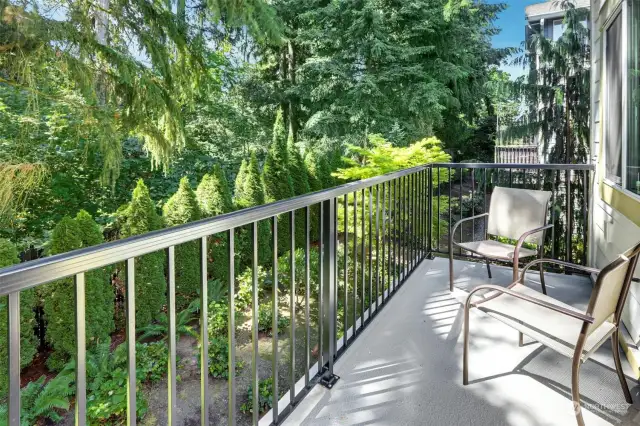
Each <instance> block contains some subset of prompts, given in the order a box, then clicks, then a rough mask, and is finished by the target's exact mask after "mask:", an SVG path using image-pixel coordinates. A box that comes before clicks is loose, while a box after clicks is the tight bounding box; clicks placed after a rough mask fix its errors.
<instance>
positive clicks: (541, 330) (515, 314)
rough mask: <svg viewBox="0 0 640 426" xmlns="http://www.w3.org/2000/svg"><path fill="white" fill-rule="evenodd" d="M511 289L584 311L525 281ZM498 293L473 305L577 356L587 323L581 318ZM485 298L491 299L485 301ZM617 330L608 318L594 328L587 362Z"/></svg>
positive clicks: (587, 347)
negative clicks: (525, 284) (575, 352)
mask: <svg viewBox="0 0 640 426" xmlns="http://www.w3.org/2000/svg"><path fill="white" fill-rule="evenodd" d="M511 290H512V291H515V292H517V293H520V294H524V295H527V296H530V297H533V298H535V299H537V300H543V301H545V302H548V303H551V304H553V305H556V306H559V307H562V308H565V309H570V310H573V311H575V312H580V313H584V312H581V311H578V310H577V309H576V308H574V307H572V306H570V305H567V304H566V303H562V302H560V301H559V300H556V299H554V298H552V297H549V296H547V295H544V294H542V293H540V292H537V291H536V290H533V289H531V288H529V287H526V286H524V285H522V284H516V285H515V286H513V287H512V288H511ZM496 294H499V292H488V293H485V294H483V295H482V296H479V297H478V298H474V299H473V304H474V306H475V307H476V308H478V309H479V310H481V311H482V312H484V313H486V314H487V315H489V316H491V317H493V318H496V319H497V320H499V321H501V322H503V323H505V324H507V325H509V326H510V327H512V328H515V329H516V330H518V331H520V332H522V333H523V334H526V335H527V336H529V337H531V338H532V339H534V340H536V341H538V342H540V343H542V344H543V345H545V346H547V347H549V348H551V349H554V350H556V351H558V352H560V353H561V354H563V355H566V356H568V357H570V358H571V357H573V353H574V350H575V347H576V343H577V341H578V337H579V335H580V330H581V328H582V324H583V322H582V321H581V320H579V319H577V318H573V317H570V316H567V315H564V314H561V313H559V312H555V311H552V310H551V309H549V308H545V307H543V306H539V305H535V304H533V303H531V302H527V301H526V300H522V299H518V298H517V297H514V296H511V295H508V294H504V293H502V294H499V295H498V296H497V297H495V298H493V299H490V297H491V296H493V295H496ZM483 299H490V300H485V301H483ZM614 330H615V326H614V325H613V324H612V323H610V322H609V321H605V322H604V323H603V324H602V325H601V326H599V327H598V328H597V329H596V330H594V331H592V332H591V334H590V335H589V337H588V338H587V341H586V344H585V346H584V349H583V354H582V359H583V361H584V360H586V359H587V358H588V357H589V356H590V355H591V353H593V352H594V351H595V350H596V349H598V347H600V345H601V344H602V343H603V342H604V341H605V340H606V339H607V338H608V337H610V336H611V334H612V333H613V331H614Z"/></svg>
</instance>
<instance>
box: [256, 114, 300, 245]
mask: <svg viewBox="0 0 640 426" xmlns="http://www.w3.org/2000/svg"><path fill="white" fill-rule="evenodd" d="M262 182H263V184H264V196H265V201H266V202H267V203H272V202H274V201H279V200H286V199H287V198H291V197H293V195H294V192H293V184H292V181H291V174H290V173H289V156H288V153H287V133H286V130H285V126H284V119H283V117H282V110H281V109H279V110H278V112H277V114H276V121H275V123H274V125H273V141H272V142H271V147H270V148H269V152H268V153H267V158H266V159H265V162H264V167H263V169H262ZM289 236H290V232H289V215H284V214H283V215H280V216H278V253H281V254H282V253H284V252H286V251H288V250H289V248H290V245H291V241H290V237H289Z"/></svg>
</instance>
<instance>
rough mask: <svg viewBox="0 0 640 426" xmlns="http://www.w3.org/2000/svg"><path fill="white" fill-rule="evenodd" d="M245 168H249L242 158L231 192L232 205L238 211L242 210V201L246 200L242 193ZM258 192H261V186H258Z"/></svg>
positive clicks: (252, 154) (245, 160)
mask: <svg viewBox="0 0 640 426" xmlns="http://www.w3.org/2000/svg"><path fill="white" fill-rule="evenodd" d="M251 156H252V157H253V156H255V154H254V153H251ZM247 167H249V163H248V162H247V159H246V158H243V159H242V164H240V169H239V170H238V173H237V174H236V181H235V184H234V190H233V203H234V204H235V206H236V208H238V209H243V208H244V207H245V206H243V205H242V200H245V199H246V195H245V193H244V181H245V179H246V174H247ZM258 177H259V176H258ZM260 191H262V184H260ZM263 198H264V197H263Z"/></svg>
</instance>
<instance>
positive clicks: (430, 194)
mask: <svg viewBox="0 0 640 426" xmlns="http://www.w3.org/2000/svg"><path fill="white" fill-rule="evenodd" d="M427 179H428V180H429V182H427V190H428V197H427V208H426V211H427V253H428V256H429V259H433V247H432V242H431V232H432V228H433V226H432V223H431V222H432V221H433V212H432V211H431V206H432V204H433V203H432V201H433V166H429V175H428V178H427Z"/></svg>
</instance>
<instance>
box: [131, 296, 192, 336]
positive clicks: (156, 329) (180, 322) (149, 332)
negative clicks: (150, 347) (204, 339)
mask: <svg viewBox="0 0 640 426" xmlns="http://www.w3.org/2000/svg"><path fill="white" fill-rule="evenodd" d="M199 306H200V299H195V300H194V301H193V302H191V304H189V306H188V307H187V308H186V309H184V310H182V311H180V312H178V314H177V315H176V335H177V336H183V335H190V336H193V337H198V332H197V331H195V330H194V329H193V327H192V326H191V323H192V322H193V321H194V320H195V319H196V318H197V313H198V309H199ZM137 332H138V333H141V334H140V336H138V339H139V340H145V339H149V338H156V337H161V338H162V340H166V339H167V337H168V336H169V318H168V316H167V314H166V313H165V312H162V313H161V314H160V317H159V318H158V321H157V322H155V323H152V324H147V325H145V326H143V327H140V328H138V330H137Z"/></svg>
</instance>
